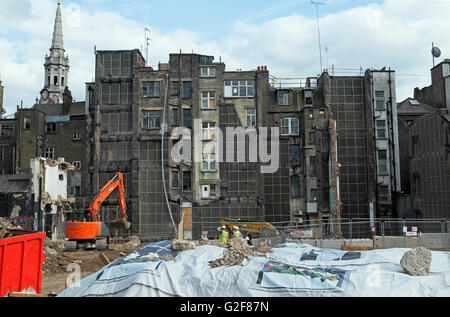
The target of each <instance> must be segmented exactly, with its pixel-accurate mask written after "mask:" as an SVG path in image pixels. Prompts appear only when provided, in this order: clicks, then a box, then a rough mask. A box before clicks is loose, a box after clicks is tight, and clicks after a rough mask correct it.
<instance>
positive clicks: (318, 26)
mask: <svg viewBox="0 0 450 317" xmlns="http://www.w3.org/2000/svg"><path fill="white" fill-rule="evenodd" d="M311 4H315V5H316V16H317V32H318V34H319V55H320V73H322V70H323V68H322V44H321V41H320V24H319V5H325V4H326V3H323V2H316V1H312V0H311Z"/></svg>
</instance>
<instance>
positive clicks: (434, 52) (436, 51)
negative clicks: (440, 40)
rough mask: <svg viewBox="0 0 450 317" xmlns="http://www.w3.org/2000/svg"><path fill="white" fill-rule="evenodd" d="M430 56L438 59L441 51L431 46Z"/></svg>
mask: <svg viewBox="0 0 450 317" xmlns="http://www.w3.org/2000/svg"><path fill="white" fill-rule="evenodd" d="M431 54H432V55H433V57H436V58H438V57H440V56H441V50H440V49H439V47H436V46H433V49H432V50H431Z"/></svg>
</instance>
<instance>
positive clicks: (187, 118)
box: [183, 109, 192, 128]
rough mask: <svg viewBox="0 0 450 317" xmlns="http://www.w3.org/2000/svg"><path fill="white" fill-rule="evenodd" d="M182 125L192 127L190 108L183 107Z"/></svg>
mask: <svg viewBox="0 0 450 317" xmlns="http://www.w3.org/2000/svg"><path fill="white" fill-rule="evenodd" d="M183 126H184V127H185V128H191V127H192V120H191V109H183Z"/></svg>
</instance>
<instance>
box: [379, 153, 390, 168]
mask: <svg viewBox="0 0 450 317" xmlns="http://www.w3.org/2000/svg"><path fill="white" fill-rule="evenodd" d="M387 172H388V167H387V151H386V150H379V151H378V173H379V174H387Z"/></svg>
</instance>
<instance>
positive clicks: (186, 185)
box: [183, 171, 191, 192]
mask: <svg viewBox="0 0 450 317" xmlns="http://www.w3.org/2000/svg"><path fill="white" fill-rule="evenodd" d="M183 191H186V192H190V191H191V171H183Z"/></svg>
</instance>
